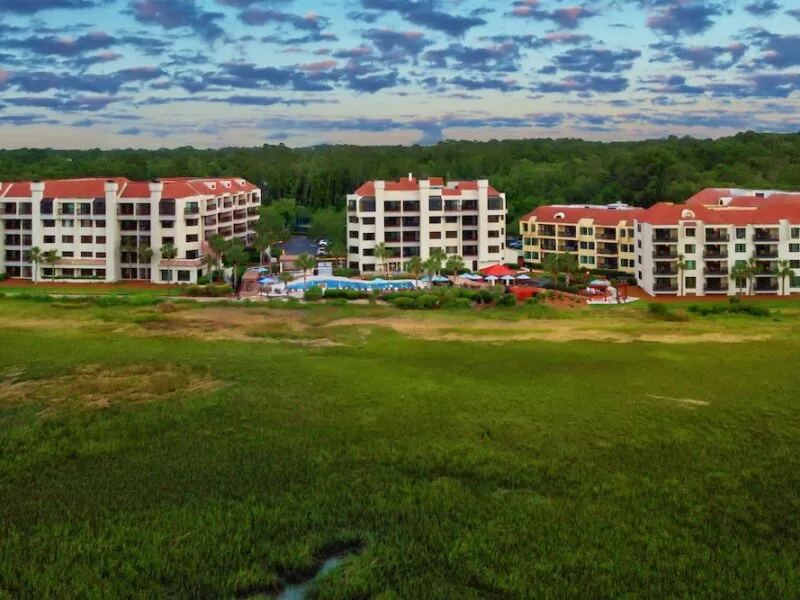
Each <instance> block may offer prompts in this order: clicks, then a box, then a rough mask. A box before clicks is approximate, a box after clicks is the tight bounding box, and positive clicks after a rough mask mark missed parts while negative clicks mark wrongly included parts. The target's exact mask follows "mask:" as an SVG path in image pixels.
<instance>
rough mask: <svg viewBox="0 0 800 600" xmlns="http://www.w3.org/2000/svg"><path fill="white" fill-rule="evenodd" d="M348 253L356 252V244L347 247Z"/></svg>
mask: <svg viewBox="0 0 800 600" xmlns="http://www.w3.org/2000/svg"><path fill="white" fill-rule="evenodd" d="M347 253H348V254H358V246H348V247H347Z"/></svg>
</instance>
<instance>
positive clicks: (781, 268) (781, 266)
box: [777, 260, 794, 296]
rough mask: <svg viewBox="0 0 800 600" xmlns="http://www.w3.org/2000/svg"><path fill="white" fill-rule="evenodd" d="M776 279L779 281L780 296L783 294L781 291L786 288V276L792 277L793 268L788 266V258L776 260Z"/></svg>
mask: <svg viewBox="0 0 800 600" xmlns="http://www.w3.org/2000/svg"><path fill="white" fill-rule="evenodd" d="M777 275H778V280H779V281H780V282H781V296H783V292H784V290H785V289H786V278H787V277H794V269H792V267H790V266H789V261H788V260H779V261H778V273H777Z"/></svg>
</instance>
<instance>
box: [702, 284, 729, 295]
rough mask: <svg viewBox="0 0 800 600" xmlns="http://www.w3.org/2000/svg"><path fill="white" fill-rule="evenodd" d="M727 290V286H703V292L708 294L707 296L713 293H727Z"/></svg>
mask: <svg viewBox="0 0 800 600" xmlns="http://www.w3.org/2000/svg"><path fill="white" fill-rule="evenodd" d="M728 289H729V288H728V286H727V285H723V286H720V285H705V286H703V291H704V292H706V293H708V294H713V293H715V292H716V293H726V292H727V291H728Z"/></svg>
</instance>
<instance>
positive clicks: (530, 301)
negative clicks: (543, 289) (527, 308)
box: [525, 296, 539, 304]
mask: <svg viewBox="0 0 800 600" xmlns="http://www.w3.org/2000/svg"><path fill="white" fill-rule="evenodd" d="M525 304H539V296H531V297H530V298H525Z"/></svg>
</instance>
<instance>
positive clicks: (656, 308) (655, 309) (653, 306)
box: [647, 302, 669, 315]
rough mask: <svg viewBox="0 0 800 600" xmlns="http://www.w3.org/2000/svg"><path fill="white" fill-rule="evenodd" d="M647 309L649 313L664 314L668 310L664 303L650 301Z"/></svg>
mask: <svg viewBox="0 0 800 600" xmlns="http://www.w3.org/2000/svg"><path fill="white" fill-rule="evenodd" d="M647 310H648V312H649V313H650V314H651V315H665V314H667V313H668V312H669V309H668V308H667V305H666V304H658V303H656V302H651V303H650V304H648V305H647Z"/></svg>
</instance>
